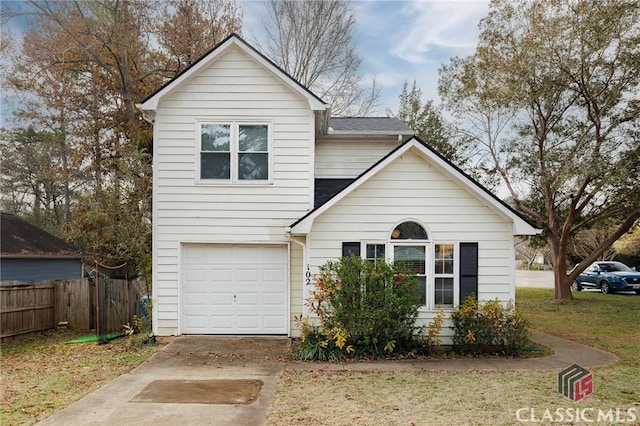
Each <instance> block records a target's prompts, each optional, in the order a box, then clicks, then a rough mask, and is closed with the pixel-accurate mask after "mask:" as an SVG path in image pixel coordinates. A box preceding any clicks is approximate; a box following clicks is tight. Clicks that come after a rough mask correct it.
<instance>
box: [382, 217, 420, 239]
mask: <svg viewBox="0 0 640 426" xmlns="http://www.w3.org/2000/svg"><path fill="white" fill-rule="evenodd" d="M391 239H392V240H428V239H429V235H428V234H427V231H426V230H425V229H424V228H423V227H422V225H420V224H419V223H417V222H413V221H407V222H402V223H401V224H400V225H398V226H396V228H395V229H394V230H393V232H391Z"/></svg>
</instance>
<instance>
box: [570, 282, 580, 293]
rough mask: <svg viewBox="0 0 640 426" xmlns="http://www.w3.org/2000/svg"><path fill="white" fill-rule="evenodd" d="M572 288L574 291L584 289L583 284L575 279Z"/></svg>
mask: <svg viewBox="0 0 640 426" xmlns="http://www.w3.org/2000/svg"><path fill="white" fill-rule="evenodd" d="M571 290H573V291H582V286H581V285H580V283H579V282H578V280H573V282H572V283H571Z"/></svg>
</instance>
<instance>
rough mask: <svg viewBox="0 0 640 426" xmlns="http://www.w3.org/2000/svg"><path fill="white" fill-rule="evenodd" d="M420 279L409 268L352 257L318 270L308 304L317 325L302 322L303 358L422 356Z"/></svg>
mask: <svg viewBox="0 0 640 426" xmlns="http://www.w3.org/2000/svg"><path fill="white" fill-rule="evenodd" d="M417 290H418V281H417V279H416V278H415V277H414V275H413V274H412V273H411V271H409V270H408V269H407V268H406V267H404V266H403V265H400V264H388V263H386V262H384V260H382V259H378V260H377V261H376V262H375V263H374V262H371V261H367V260H364V259H361V258H359V257H356V256H349V257H346V258H343V259H341V260H339V261H334V262H328V263H327V264H325V265H323V266H322V267H321V268H320V273H319V274H318V276H317V277H316V279H315V290H314V291H313V292H312V294H311V297H310V299H309V300H308V301H307V305H308V306H309V307H310V312H311V313H312V314H313V315H314V316H315V317H316V319H317V322H316V324H317V325H315V326H314V325H311V324H310V322H309V319H308V318H298V324H299V326H300V328H301V335H302V339H301V347H300V352H299V356H300V358H303V359H318V360H326V359H340V358H344V357H358V358H360V357H380V356H388V355H389V354H395V355H397V354H406V353H409V352H413V353H418V352H422V353H424V352H425V351H427V350H428V349H427V348H424V346H425V342H429V341H431V340H428V339H416V338H415V336H414V332H415V331H416V328H415V322H416V319H417V317H418V308H419V306H420V299H419V297H418V296H417V294H418V292H417Z"/></svg>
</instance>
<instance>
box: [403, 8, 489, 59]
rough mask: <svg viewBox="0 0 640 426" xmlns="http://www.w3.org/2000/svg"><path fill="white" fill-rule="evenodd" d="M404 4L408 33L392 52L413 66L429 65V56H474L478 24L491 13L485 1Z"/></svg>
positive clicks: (404, 34)
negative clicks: (417, 64)
mask: <svg viewBox="0 0 640 426" xmlns="http://www.w3.org/2000/svg"><path fill="white" fill-rule="evenodd" d="M402 5H403V7H402V14H403V15H404V16H405V17H406V19H407V21H406V24H405V25H404V27H403V28H405V29H406V31H405V32H403V33H402V39H401V40H400V41H399V43H398V44H397V45H396V46H395V47H394V48H393V50H392V52H391V53H392V54H393V55H394V56H396V57H398V58H400V59H403V60H405V61H407V62H412V63H422V62H426V61H427V60H428V59H429V56H431V57H433V56H436V57H442V56H446V57H447V58H448V57H450V56H453V55H455V54H468V53H471V51H472V50H473V48H474V47H475V45H476V44H477V40H478V22H479V21H480V19H482V18H483V17H484V16H486V14H487V12H488V10H489V4H488V1H486V0H476V1H451V0H450V1H411V2H403V3H402ZM443 59H444V58H443Z"/></svg>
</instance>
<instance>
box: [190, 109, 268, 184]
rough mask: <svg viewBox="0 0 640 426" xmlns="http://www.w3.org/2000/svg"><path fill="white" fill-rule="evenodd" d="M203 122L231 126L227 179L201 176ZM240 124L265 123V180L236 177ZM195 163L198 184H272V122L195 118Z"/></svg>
mask: <svg viewBox="0 0 640 426" xmlns="http://www.w3.org/2000/svg"><path fill="white" fill-rule="evenodd" d="M204 124H221V125H224V124H228V125H230V127H231V135H230V142H229V150H230V158H229V161H230V163H231V164H230V178H229V179H203V178H202V177H201V176H202V174H201V172H202V170H201V167H202V162H201V159H200V154H201V152H202V140H201V138H202V130H201V129H202V125H204ZM241 125H248V126H251V125H266V126H267V138H268V142H267V149H268V152H267V158H268V160H267V161H268V167H269V170H268V176H267V179H266V180H259V179H255V180H250V179H247V180H245V179H238V154H239V152H240V151H239V148H240V147H239V142H238V133H239V130H238V129H239V127H240V126H241ZM195 136H196V137H195V139H196V149H195V164H196V184H199V185H233V186H243V185H247V186H255V185H272V184H273V122H272V121H265V120H197V121H196V124H195Z"/></svg>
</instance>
